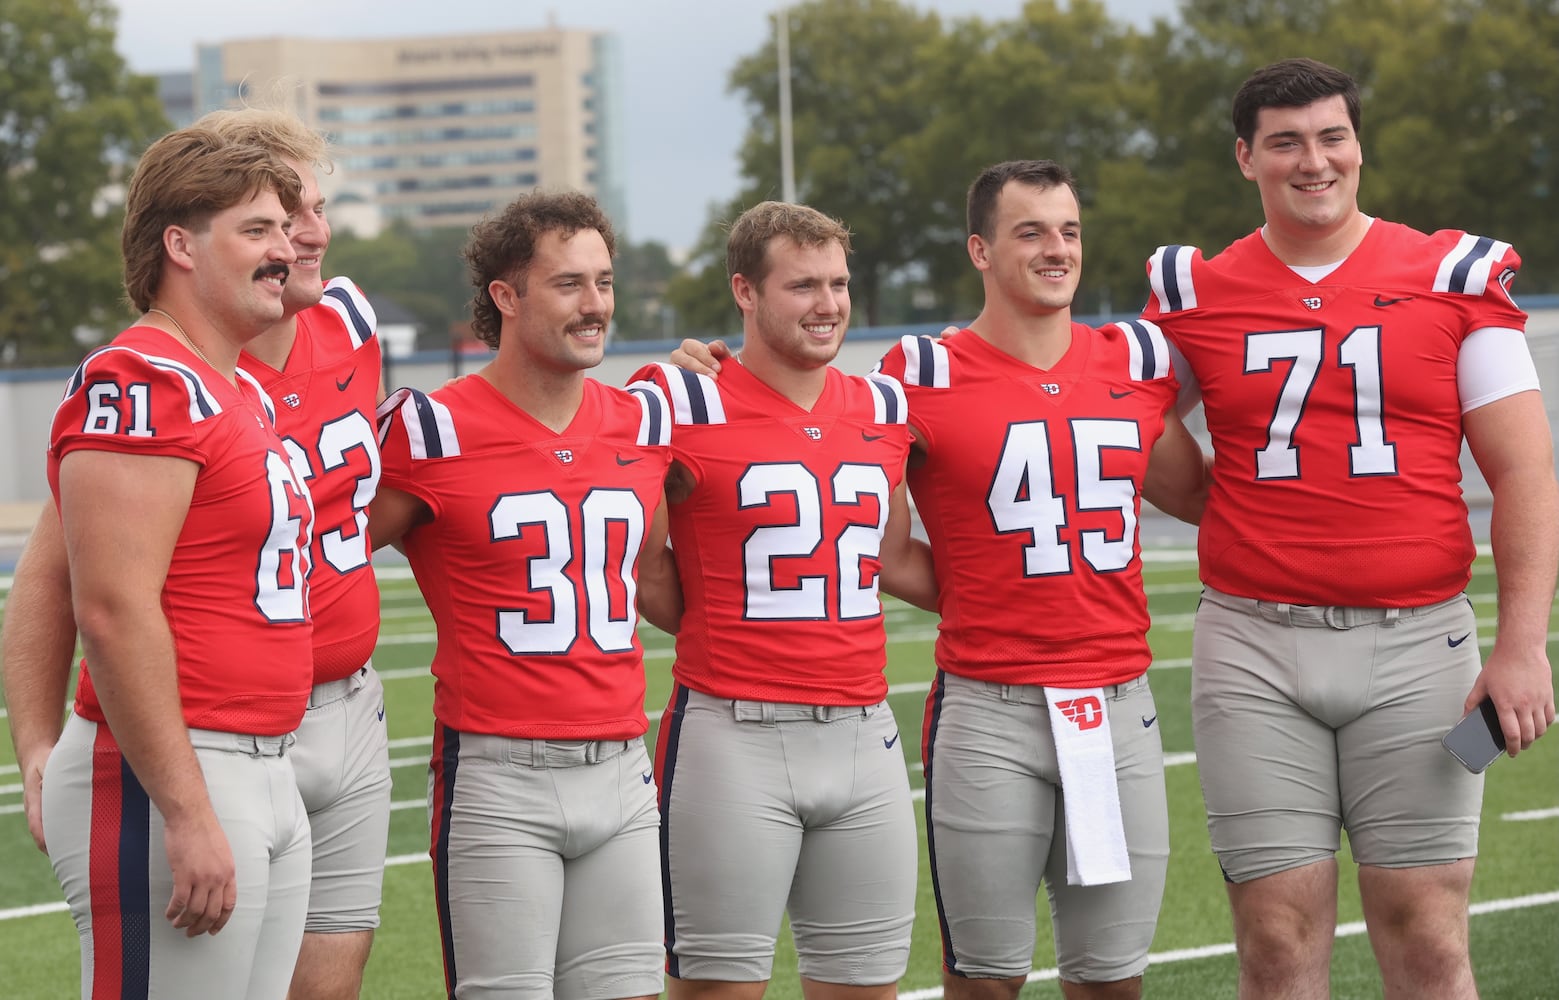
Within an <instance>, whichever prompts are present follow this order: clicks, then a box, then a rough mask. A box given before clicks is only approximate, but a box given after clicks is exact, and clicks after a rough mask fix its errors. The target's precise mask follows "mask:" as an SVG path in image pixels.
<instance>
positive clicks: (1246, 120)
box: [1232, 59, 1359, 146]
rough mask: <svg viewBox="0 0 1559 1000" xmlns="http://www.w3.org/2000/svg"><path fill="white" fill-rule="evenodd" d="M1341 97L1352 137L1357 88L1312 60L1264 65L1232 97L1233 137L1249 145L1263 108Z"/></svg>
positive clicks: (1345, 77) (1355, 131) (1337, 72)
mask: <svg viewBox="0 0 1559 1000" xmlns="http://www.w3.org/2000/svg"><path fill="white" fill-rule="evenodd" d="M1338 95H1340V96H1341V97H1342V99H1343V103H1345V104H1347V106H1348V120H1349V121H1351V122H1352V123H1353V134H1354V135H1358V134H1359V85H1358V84H1357V83H1356V82H1355V81H1354V79H1353V77H1351V76H1349V75H1348V74H1347V73H1344V72H1343V71H1342V70H1340V69H1337V68H1336V67H1334V66H1328V65H1326V63H1323V62H1317V61H1315V60H1314V59H1284V60H1283V61H1282V62H1275V63H1273V64H1271V65H1270V66H1263V67H1262V68H1261V69H1258V70H1257V71H1256V72H1254V73H1252V74H1251V75H1250V78H1249V79H1247V80H1246V81H1245V82H1244V83H1243V84H1241V85H1240V89H1239V92H1238V93H1236V94H1235V95H1234V113H1233V115H1232V117H1233V120H1234V134H1235V135H1237V136H1239V137H1240V138H1241V139H1244V140H1245V144H1246V145H1247V146H1248V145H1250V144H1251V142H1253V141H1254V140H1255V138H1256V116H1257V115H1258V114H1259V113H1260V112H1261V109H1262V108H1302V107H1304V106H1305V105H1307V104H1314V103H1315V102H1316V101H1320V100H1325V99H1326V98H1328V97H1334V96H1338Z"/></svg>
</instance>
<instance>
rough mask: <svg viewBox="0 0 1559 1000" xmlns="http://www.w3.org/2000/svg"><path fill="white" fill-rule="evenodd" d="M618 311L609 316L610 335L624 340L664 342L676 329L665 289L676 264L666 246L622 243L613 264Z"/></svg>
mask: <svg viewBox="0 0 1559 1000" xmlns="http://www.w3.org/2000/svg"><path fill="white" fill-rule="evenodd" d="M612 271H613V273H614V274H615V276H616V277H615V279H614V281H613V286H614V287H615V289H616V302H617V308H616V311H615V312H614V313H613V316H612V333H613V336H615V337H619V338H621V339H623V340H667V339H670V338H672V337H673V336H674V335H675V333H676V330H675V329H674V326H673V324H674V323H675V321H676V310H675V309H674V308H673V307H672V306H671V304H670V303H669V302H668V301H667V297H666V289H667V286H668V285H669V284H670V282H671V278H672V276H673V275H675V274H676V273H677V265H676V263H675V262H673V261H672V259H671V252H670V251H669V250H667V249H666V244H664V243H660V242H657V241H655V240H650V241H648V242H646V243H630V242H627V241H623V242H621V243H619V244H618V245H617V258H616V259H615V260H613V261H612Z"/></svg>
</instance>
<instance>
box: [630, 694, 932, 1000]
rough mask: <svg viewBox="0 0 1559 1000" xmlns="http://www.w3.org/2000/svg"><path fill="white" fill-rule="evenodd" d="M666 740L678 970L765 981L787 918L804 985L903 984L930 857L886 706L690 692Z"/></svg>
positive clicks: (671, 912)
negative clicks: (920, 878)
mask: <svg viewBox="0 0 1559 1000" xmlns="http://www.w3.org/2000/svg"><path fill="white" fill-rule="evenodd" d="M660 734H661V735H660V744H659V746H658V748H657V750H656V758H657V765H658V769H659V773H660V778H661V785H662V788H661V842H662V851H663V858H662V864H663V865H664V867H665V871H666V878H667V882H666V886H667V889H666V948H667V952H668V963H667V969H668V971H669V972H670V973H671V974H672V975H673V976H676V977H678V978H681V979H694V980H720V981H726V982H746V983H751V982H763V981H765V980H767V979H769V978H770V977H771V975H772V973H773V966H774V941H775V937H776V935H778V933H779V929H780V922H781V918H782V917H783V915H784V914H785V913H786V912H787V911H788V912H789V914H790V927H791V932H792V934H793V935H794V937H795V942H796V953H797V957H798V961H799V966H800V971H801V975H803V976H805V977H806V978H808V979H812V980H815V981H817V982H823V983H840V984H844V985H850V986H880V985H884V984H888V983H895V982H897V981H898V980H899V978H900V977H901V976H903V974H904V970H905V967H906V966H907V964H908V962H909V945H910V934H911V931H912V930H913V928H914V922H915V881H916V876H917V870H918V868H919V847H918V844H917V838H916V833H915V812H914V807H913V805H912V804H911V801H910V795H909V777H908V774H907V773H906V769H905V766H904V750H903V747H902V745H901V744H900V742H899V731H898V725H897V723H895V722H894V719H893V712H892V710H891V709H889V708H888V705H887V703H886V702H879V703H878V704H876V705H868V706H864V707H861V706H855V707H846V706H811V705H792V704H784V703H776V702H754V701H732V700H730V699H721V698H715V697H712V696H710V695H706V694H701V693H699V692H697V691H692V690H690V689H688V688H685V687H681V686H679V687H678V688H677V689H676V691H675V692H674V693H673V695H672V702H671V706H670V708H669V710H668V711H667V713H666V716H665V718H664V719H663V720H662V722H661V730H660Z"/></svg>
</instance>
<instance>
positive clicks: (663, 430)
mask: <svg viewBox="0 0 1559 1000" xmlns="http://www.w3.org/2000/svg"><path fill="white" fill-rule="evenodd" d="M628 391H629V392H630V393H632V394H633V398H634V399H637V400H638V401H639V410H640V411H641V414H642V416H641V417H640V418H639V436H638V443H639V444H641V445H661V446H663V447H664V446H666V445H669V444H671V404H670V403H668V402H666V394H665V393H663V392H661V391H660V386H658V385H656V384H655V383H654V382H651V381H650V380H649V379H641V380H640V381H638V382H635V383H633V384H632V385H630V386H628Z"/></svg>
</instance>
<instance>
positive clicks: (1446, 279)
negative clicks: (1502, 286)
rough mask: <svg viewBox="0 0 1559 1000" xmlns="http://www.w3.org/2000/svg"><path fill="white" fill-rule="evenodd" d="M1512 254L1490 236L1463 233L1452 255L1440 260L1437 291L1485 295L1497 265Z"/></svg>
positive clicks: (1436, 282) (1435, 285)
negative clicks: (1491, 274)
mask: <svg viewBox="0 0 1559 1000" xmlns="http://www.w3.org/2000/svg"><path fill="white" fill-rule="evenodd" d="M1509 252H1510V244H1509V243H1502V242H1500V241H1499V240H1494V239H1490V238H1489V237H1487V236H1474V235H1473V234H1472V233H1463V234H1462V238H1461V239H1460V240H1458V241H1457V242H1456V246H1455V247H1454V248H1453V249H1452V250H1451V252H1450V253H1448V254H1446V255H1445V256H1444V257H1443V258H1441V260H1440V268H1439V270H1438V271H1436V272H1435V278H1434V290H1435V291H1437V292H1454V293H1456V294H1458V295H1482V294H1483V290H1484V289H1485V288H1487V287H1488V284H1489V273H1490V272H1491V271H1492V270H1493V269H1494V265H1495V264H1497V263H1499V262H1500V260H1501V259H1503V258H1504V256H1505V254H1507V253H1509Z"/></svg>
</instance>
